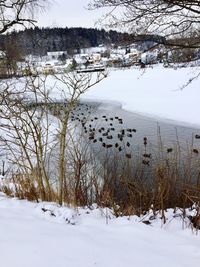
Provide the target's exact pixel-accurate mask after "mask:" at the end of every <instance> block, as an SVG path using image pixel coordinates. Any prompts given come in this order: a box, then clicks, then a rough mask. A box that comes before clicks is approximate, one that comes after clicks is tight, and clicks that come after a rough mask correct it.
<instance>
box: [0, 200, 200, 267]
mask: <svg viewBox="0 0 200 267" xmlns="http://www.w3.org/2000/svg"><path fill="white" fill-rule="evenodd" d="M107 214H110V215H109V216H110V218H109V219H108V223H106V221H107V220H106V210H105V209H104V210H101V209H97V208H95V207H93V209H78V210H73V209H69V208H64V207H63V208H61V207H59V206H57V205H56V204H48V203H40V204H37V203H30V202H27V201H19V200H16V199H8V198H7V197H4V196H3V195H1V196H0V222H1V223H0V225H1V227H0V262H1V263H0V266H2V267H36V266H37V267H67V266H69V267H81V266H83V267H90V266H99V267H111V266H113V267H130V266H141V267H148V266H155V267H157V266H159V267H186V266H188V267H189V266H199V262H200V249H199V246H200V234H199V233H196V231H194V230H192V229H191V226H190V225H189V224H188V223H186V224H183V221H182V220H181V218H180V217H179V216H177V217H173V214H172V211H169V212H168V214H167V216H168V221H167V223H166V224H165V225H162V222H161V220H160V219H159V217H160V216H159V215H158V216H157V219H155V220H153V221H152V224H151V225H146V224H144V223H142V222H141V218H138V217H136V216H132V217H130V218H127V217H123V218H114V217H113V216H112V214H111V212H110V211H107ZM144 219H147V217H146V218H144Z"/></svg>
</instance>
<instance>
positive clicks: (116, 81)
mask: <svg viewBox="0 0 200 267" xmlns="http://www.w3.org/2000/svg"><path fill="white" fill-rule="evenodd" d="M199 72H200V69H199V68H195V67H193V68H189V67H188V68H181V69H176V70H175V69H173V68H164V67H162V66H155V67H154V68H147V69H145V70H144V69H138V68H132V69H129V70H124V71H123V70H117V71H111V72H110V73H109V76H108V78H106V79H105V80H103V81H102V82H101V83H100V84H98V85H96V86H95V87H93V88H91V89H90V90H89V91H88V92H87V93H86V94H84V96H83V98H84V99H92V100H96V99H98V100H102V101H104V100H106V101H117V102H120V103H122V107H123V108H124V109H127V110H129V111H133V112H136V113H141V114H145V115H147V116H151V117H158V118H161V119H168V120H174V121H178V122H179V123H181V124H193V125H195V126H198V127H200V118H199V116H198V114H199V99H200V86H199V84H200V81H199V79H194V80H193V82H192V83H190V84H189V85H188V86H187V87H185V88H183V89H182V87H183V86H184V85H185V84H186V83H188V81H189V80H190V79H192V78H193V77H194V76H196V75H197V74H198V73H199Z"/></svg>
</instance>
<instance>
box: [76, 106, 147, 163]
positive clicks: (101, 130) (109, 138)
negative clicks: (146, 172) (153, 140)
mask: <svg viewBox="0 0 200 267" xmlns="http://www.w3.org/2000/svg"><path fill="white" fill-rule="evenodd" d="M71 121H72V122H78V123H79V124H80V125H81V128H82V131H83V133H84V135H85V137H86V138H87V139H88V141H89V142H90V143H93V144H98V145H99V146H100V147H102V148H103V149H106V150H112V151H113V152H118V153H120V152H122V153H124V156H125V157H126V158H127V159H131V158H132V148H131V146H132V144H133V142H132V141H131V139H132V138H133V137H134V134H135V133H136V132H137V130H136V129H135V128H127V127H125V125H124V122H123V119H122V118H121V117H119V116H114V117H110V116H108V115H106V114H102V115H98V116H97V115H96V113H95V110H94V107H92V106H90V105H88V104H80V105H79V106H78V107H77V108H76V109H74V110H73V111H72V112H71ZM144 146H145V153H144V154H143V161H142V163H143V164H144V165H149V163H150V159H151V154H149V153H146V146H147V138H146V137H144Z"/></svg>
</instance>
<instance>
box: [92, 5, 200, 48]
mask: <svg viewBox="0 0 200 267" xmlns="http://www.w3.org/2000/svg"><path fill="white" fill-rule="evenodd" d="M89 7H90V8H92V9H93V8H103V7H107V8H110V10H109V12H108V13H107V14H106V15H105V17H104V18H103V19H102V20H101V22H104V23H105V24H108V25H110V26H111V27H116V26H118V27H121V28H122V29H123V30H124V29H127V30H128V31H129V32H131V33H133V36H132V37H133V39H134V38H135V39H136V40H139V39H140V38H139V37H141V38H142V40H145V39H148V40H151V39H152V40H153V41H155V42H157V43H162V44H165V45H173V46H175V45H176V46H181V47H199V46H200V45H199V28H200V27H199V26H200V1H199V0H93V1H91V3H90V5H89ZM145 37H146V38H145ZM188 37H189V38H188ZM174 39H175V40H176V41H174Z"/></svg>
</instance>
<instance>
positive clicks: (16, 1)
mask: <svg viewBox="0 0 200 267" xmlns="http://www.w3.org/2000/svg"><path fill="white" fill-rule="evenodd" d="M45 2H47V0H46V1H45V0H0V34H2V33H5V32H7V31H8V30H9V29H11V28H13V27H14V26H17V25H20V26H23V27H26V26H27V25H30V24H31V25H34V24H35V23H36V20H35V19H34V11H36V9H38V8H41V7H42V6H43V4H44V3H45Z"/></svg>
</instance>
